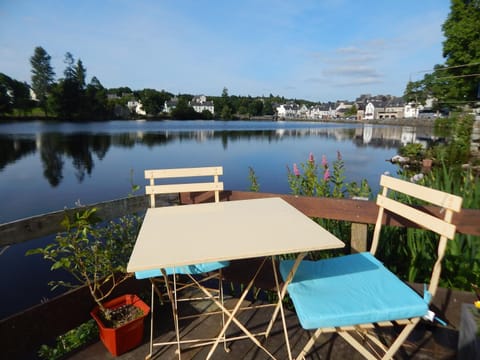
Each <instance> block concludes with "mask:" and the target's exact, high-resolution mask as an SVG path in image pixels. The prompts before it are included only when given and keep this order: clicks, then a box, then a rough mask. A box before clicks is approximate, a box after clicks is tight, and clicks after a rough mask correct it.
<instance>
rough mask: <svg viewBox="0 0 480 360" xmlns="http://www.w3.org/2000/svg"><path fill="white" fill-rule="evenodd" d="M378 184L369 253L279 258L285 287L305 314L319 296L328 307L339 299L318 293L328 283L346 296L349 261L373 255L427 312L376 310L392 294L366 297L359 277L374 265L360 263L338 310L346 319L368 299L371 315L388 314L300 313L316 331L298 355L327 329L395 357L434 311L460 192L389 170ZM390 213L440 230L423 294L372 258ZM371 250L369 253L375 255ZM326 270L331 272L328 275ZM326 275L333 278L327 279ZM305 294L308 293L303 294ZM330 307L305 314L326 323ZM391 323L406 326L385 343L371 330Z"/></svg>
mask: <svg viewBox="0 0 480 360" xmlns="http://www.w3.org/2000/svg"><path fill="white" fill-rule="evenodd" d="M380 185H381V187H382V188H383V189H382V192H381V194H379V195H378V197H377V205H378V207H379V211H378V216H377V220H376V224H375V229H374V235H373V241H372V245H371V249H370V252H369V253H362V254H352V255H346V256H343V257H340V258H334V259H326V260H320V261H317V262H309V261H301V260H299V261H295V262H293V261H284V262H282V263H281V264H280V272H281V273H282V276H283V277H284V279H285V283H286V284H288V285H287V289H288V291H289V293H290V296H291V297H292V300H293V303H294V306H295V308H296V310H297V315H298V314H299V313H300V314H301V313H302V312H303V315H305V314H306V313H305V309H306V308H307V307H305V304H310V305H311V304H312V303H313V302H314V301H316V300H318V303H316V302H315V305H313V306H317V305H318V307H322V306H325V307H326V306H328V305H330V304H332V303H334V302H335V298H334V297H331V298H329V300H328V302H326V303H324V302H323V299H322V294H320V292H321V291H322V290H324V294H325V291H328V289H329V288H330V289H332V290H334V291H335V292H337V291H338V294H343V296H345V292H344V293H342V292H341V291H342V290H341V287H342V286H343V283H342V280H344V279H345V277H342V276H345V275H348V276H350V275H351V274H353V273H354V272H355V271H354V270H350V269H351V266H350V265H352V267H353V266H354V265H355V263H356V262H357V263H358V261H357V260H358V259H359V258H360V257H361V256H365V257H368V258H373V261H372V262H368V263H369V265H371V268H372V269H373V268H375V269H381V271H382V273H381V274H382V276H383V274H389V275H388V276H387V277H386V278H388V279H389V281H390V282H395V283H397V284H395V286H397V285H398V286H400V287H401V286H405V287H406V289H405V288H402V291H403V292H404V293H406V294H408V295H409V296H411V297H412V299H414V300H415V301H416V303H417V305H418V303H421V301H422V300H423V301H424V302H425V303H426V306H425V314H423V315H418V316H412V317H410V316H407V317H388V315H376V314H377V313H378V312H379V309H378V306H373V305H371V304H373V303H374V302H379V301H385V300H388V296H387V297H385V296H384V295H383V294H369V295H368V296H367V297H365V296H364V294H363V293H364V291H365V288H363V286H364V283H362V280H361V277H362V276H364V278H365V276H370V275H368V273H369V272H370V271H367V270H365V269H361V270H359V271H358V273H356V274H354V275H355V276H357V275H358V276H360V277H358V278H357V280H359V279H360V281H357V282H355V281H353V283H349V287H348V289H346V292H347V293H348V294H349V296H351V298H350V299H349V301H350V302H351V305H350V306H348V304H347V305H346V306H344V310H345V313H348V314H346V315H345V314H343V313H340V314H338V317H340V318H342V319H343V316H344V315H345V316H352V315H351V314H350V313H354V312H355V311H357V309H356V308H355V307H357V306H358V307H360V306H361V305H359V304H363V303H366V304H367V305H366V306H365V307H366V312H367V313H368V311H369V310H368V309H369V307H371V313H370V314H369V315H372V314H374V316H373V317H375V316H377V317H381V316H385V318H384V319H381V320H378V321H360V320H359V321H357V322H355V321H352V323H345V322H348V320H346V321H344V323H341V322H342V321H341V320H339V319H333V320H331V322H330V324H329V325H328V326H326V325H325V326H324V327H319V326H316V325H311V324H309V325H308V326H306V325H305V324H304V323H302V319H301V316H300V317H299V319H300V322H301V323H302V326H303V327H304V328H307V329H312V331H313V334H312V336H311V338H310V340H309V341H308V342H307V343H306V344H305V347H304V348H303V350H302V351H301V352H300V353H299V354H298V356H297V359H304V358H305V356H306V354H307V353H308V352H309V351H310V349H311V348H312V347H313V345H314V344H315V341H316V340H317V339H318V338H319V336H320V335H321V334H324V333H337V334H339V335H340V336H341V337H342V338H343V339H345V340H346V341H347V342H348V343H349V344H350V345H352V346H353V347H354V348H355V349H356V350H357V351H358V352H359V353H360V354H362V355H363V356H364V357H365V358H366V359H377V358H381V359H391V358H392V357H393V356H394V354H395V353H396V352H397V351H398V350H399V348H400V347H401V346H402V344H403V343H404V341H405V340H406V339H407V337H408V335H409V334H410V333H411V332H412V330H413V329H414V328H415V326H416V325H417V324H418V323H419V321H420V320H421V319H422V318H423V317H428V316H430V317H432V316H431V315H432V314H431V313H429V312H428V305H429V304H430V302H431V299H432V298H433V297H434V296H435V293H436V291H437V288H438V284H439V280H440V274H441V267H442V265H441V263H442V259H443V257H444V254H445V249H446V246H447V242H448V240H453V239H454V236H455V231H456V227H455V225H453V224H452V217H453V214H454V213H455V212H459V211H461V205H462V198H461V197H459V196H456V195H451V194H448V193H446V192H443V191H439V190H435V189H431V188H428V187H425V186H421V185H418V184H414V183H410V182H407V181H404V180H400V179H396V178H393V177H389V176H385V175H382V176H381V179H380ZM391 192H394V193H402V194H404V195H408V196H410V197H414V198H417V199H420V200H421V201H423V202H424V203H429V204H431V205H435V206H437V207H439V208H437V209H436V211H435V214H434V215H432V208H433V207H430V208H429V207H424V206H423V205H422V206H415V207H414V206H409V205H407V204H405V203H403V202H401V201H398V200H396V199H395V198H393V197H391V196H389V195H390V193H391ZM389 217H401V218H404V219H406V220H408V221H410V222H412V223H415V224H417V225H419V226H420V227H421V228H424V229H427V230H430V231H432V232H434V233H436V234H438V235H439V240H438V247H437V259H436V261H435V262H434V264H433V268H432V270H431V278H430V283H429V286H428V291H425V294H424V296H423V298H422V296H420V295H419V294H418V293H416V292H415V291H414V290H412V289H411V288H410V287H407V285H405V284H403V282H402V281H401V280H400V279H399V278H398V277H396V276H395V275H394V274H393V273H391V272H390V271H389V270H388V269H386V268H385V267H384V266H383V265H382V264H381V263H380V262H378V261H376V260H375V259H374V255H375V252H376V250H377V248H378V243H379V238H380V229H381V226H382V224H383V223H384V222H385V219H386V218H387V220H388V219H389ZM390 219H391V218H390ZM368 254H370V255H371V256H370V255H368ZM341 258H343V259H341ZM340 261H343V263H342V266H341V269H335V270H333V267H334V265H336V266H337V268H339V266H338V264H339V262H340ZM329 266H330V268H329ZM309 269H313V271H310V272H309ZM369 270H371V269H369ZM302 272H303V274H302ZM327 272H328V276H327V275H326V273H327ZM292 274H295V276H293V275H292ZM292 277H293V280H292ZM328 277H330V278H331V279H327V278H328ZM327 281H331V282H328V283H327ZM325 284H328V286H325ZM335 284H336V285H335ZM298 285H300V286H302V287H303V289H302V290H300V292H298V289H299V287H298ZM306 287H307V288H308V287H310V289H309V290H308V291H311V292H312V293H309V292H308V291H305V290H304V289H305V288H306ZM334 287H335V288H334ZM333 288H334V289H333ZM356 289H358V291H356ZM302 295H305V296H303V297H302ZM329 295H330V294H327V295H325V296H327V297H328V296H329ZM307 297H309V299H308V300H306V298H307ZM415 297H418V299H415ZM358 299H362V302H361V303H360V301H358ZM379 299H381V300H379ZM312 300H313V301H312ZM339 300H340V299H339ZM370 300H371V301H370ZM377 300H378V301H377ZM394 300H395V299H394ZM395 301H396V300H395ZM401 301H403V302H404V304H401V305H405V306H410V305H411V304H409V302H408V301H407V300H403V299H402V300H401ZM415 301H414V302H415ZM387 304H388V303H387ZM301 307H303V308H301ZM388 307H389V305H387V306H385V305H383V310H385V308H388ZM380 308H382V306H380ZM392 308H393V305H392ZM380 310H382V309H380ZM388 310H390V309H388ZM328 311H329V310H323V313H322V311H320V315H317V314H314V311H312V312H311V314H312V315H311V317H310V319H308V315H309V314H307V316H306V318H307V320H311V319H313V318H314V317H316V316H318V318H315V320H314V321H312V323H315V322H317V323H322V322H323V323H327V322H328V321H325V319H324V318H322V317H324V316H325V314H324V313H325V312H328ZM422 311H423V310H422ZM417 312H418V310H417ZM327 316H328V315H327ZM306 322H307V321H305V323H306ZM389 326H400V327H403V330H402V331H401V332H400V333H399V334H398V336H397V337H396V339H395V340H393V341H392V342H391V343H390V344H389V345H386V344H384V343H383V342H381V341H380V340H379V339H378V338H377V336H376V335H375V333H373V332H372V331H371V330H374V329H378V328H381V327H389ZM313 328H316V330H313Z"/></svg>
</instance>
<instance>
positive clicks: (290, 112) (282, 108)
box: [275, 102, 300, 119]
mask: <svg viewBox="0 0 480 360" xmlns="http://www.w3.org/2000/svg"><path fill="white" fill-rule="evenodd" d="M275 110H276V111H277V116H278V118H279V119H287V118H296V117H298V111H299V110H300V106H299V105H298V104H295V103H294V102H288V103H286V104H281V105H279V106H277V107H276V109H275Z"/></svg>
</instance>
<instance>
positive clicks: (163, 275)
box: [135, 166, 229, 359]
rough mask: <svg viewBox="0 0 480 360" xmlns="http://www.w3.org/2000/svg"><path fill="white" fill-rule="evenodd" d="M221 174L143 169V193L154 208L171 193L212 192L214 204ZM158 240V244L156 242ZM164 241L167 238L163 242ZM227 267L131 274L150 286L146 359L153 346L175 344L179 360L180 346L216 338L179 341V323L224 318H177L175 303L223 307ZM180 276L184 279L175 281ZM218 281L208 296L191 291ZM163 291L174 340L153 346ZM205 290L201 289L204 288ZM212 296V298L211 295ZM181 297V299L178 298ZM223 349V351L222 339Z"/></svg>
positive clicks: (215, 265)
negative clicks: (210, 302) (155, 317)
mask: <svg viewBox="0 0 480 360" xmlns="http://www.w3.org/2000/svg"><path fill="white" fill-rule="evenodd" d="M220 175H223V167H221V166H215V167H198V168H177V169H157V170H145V178H146V179H148V180H149V181H150V184H149V185H147V186H146V187H145V192H146V194H147V195H150V207H155V196H156V195H157V194H172V193H179V194H180V193H184V192H213V195H214V199H215V202H219V201H220V195H219V192H220V191H221V190H223V182H220V181H219V176H220ZM210 176H213V182H207V181H203V182H194V183H192V182H190V183H176V184H156V183H155V180H159V179H173V178H177V179H182V180H183V179H185V178H202V179H204V178H205V177H210ZM159 241H162V240H161V239H159ZM167 241H168V239H167ZM228 265H229V262H228V261H221V262H209V263H203V264H192V265H188V266H181V267H175V268H167V269H156V270H147V271H139V272H136V273H135V276H136V278H137V279H145V278H149V279H150V282H151V285H152V303H151V314H152V316H151V323H150V353H149V355H148V356H147V358H150V357H151V356H152V353H153V346H166V345H175V344H176V345H177V353H178V358H179V359H181V345H182V344H188V345H189V347H196V346H204V345H211V344H213V343H214V342H215V340H216V338H208V339H207V338H204V339H182V338H181V334H180V326H179V320H182V319H186V318H192V317H195V316H205V315H213V314H220V313H221V315H222V326H223V324H224V321H225V319H224V315H223V312H222V311H214V310H205V311H204V312H202V313H201V314H199V315H185V316H180V315H179V311H178V303H179V302H182V301H190V302H192V301H204V300H212V299H216V300H217V301H219V302H220V303H221V304H222V305H223V287H222V268H224V267H226V266H228ZM180 276H182V277H183V278H184V280H183V281H179V278H180ZM194 276H200V277H201V279H196V278H194ZM212 281H216V282H217V281H218V288H216V289H212V288H208V293H210V294H212V296H211V297H205V296H198V295H197V294H196V293H195V291H194V290H192V288H194V287H195V286H197V289H198V286H203V287H204V285H203V284H205V283H206V282H212ZM162 288H165V289H166V295H167V296H168V298H167V299H168V300H169V301H170V303H171V306H172V314H173V321H174V326H175V336H176V341H174V342H162V343H155V344H154V343H153V323H154V321H153V313H154V306H153V305H154V292H155V293H157V295H158V296H159V297H160V300H161V302H163V300H164V295H165V292H163V291H162V290H161V289H162ZM204 289H205V287H204ZM204 292H205V291H204ZM215 294H216V295H215ZM182 295H183V296H182ZM223 340H224V346H225V349H226V343H225V337H224V338H223Z"/></svg>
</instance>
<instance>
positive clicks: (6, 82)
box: [0, 73, 33, 115]
mask: <svg viewBox="0 0 480 360" xmlns="http://www.w3.org/2000/svg"><path fill="white" fill-rule="evenodd" d="M32 107H33V101H32V100H31V99H30V87H29V86H28V84H27V83H24V82H21V81H18V80H15V79H12V78H11V77H9V76H7V75H5V74H2V73H0V113H3V114H7V113H11V112H12V111H13V110H15V109H16V110H18V111H20V112H21V113H22V114H23V115H26V113H27V112H28V111H30V110H31V108H32Z"/></svg>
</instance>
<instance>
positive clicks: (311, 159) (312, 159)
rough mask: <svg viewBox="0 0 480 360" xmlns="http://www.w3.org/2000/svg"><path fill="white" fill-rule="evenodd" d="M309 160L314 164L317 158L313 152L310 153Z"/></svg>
mask: <svg viewBox="0 0 480 360" xmlns="http://www.w3.org/2000/svg"><path fill="white" fill-rule="evenodd" d="M308 161H310V162H311V163H312V164H313V163H314V162H315V158H314V157H313V154H312V153H310V155H309V156H308Z"/></svg>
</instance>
